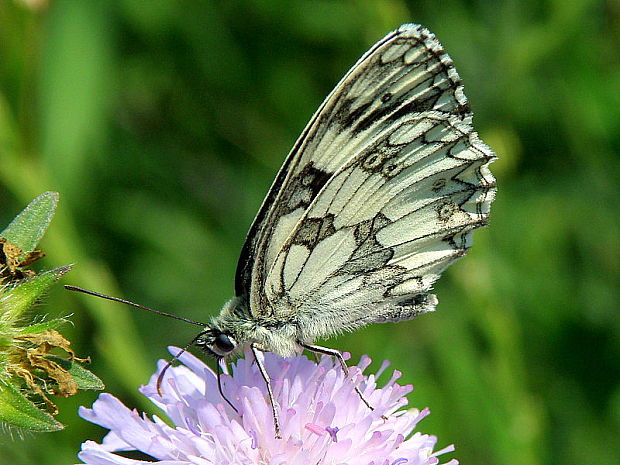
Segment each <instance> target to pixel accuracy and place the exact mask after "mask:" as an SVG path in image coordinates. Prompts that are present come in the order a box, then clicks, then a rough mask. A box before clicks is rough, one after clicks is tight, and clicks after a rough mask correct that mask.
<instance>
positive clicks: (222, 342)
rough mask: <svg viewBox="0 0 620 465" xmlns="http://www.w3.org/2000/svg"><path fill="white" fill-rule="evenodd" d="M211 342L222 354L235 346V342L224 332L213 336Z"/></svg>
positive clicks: (230, 350)
mask: <svg viewBox="0 0 620 465" xmlns="http://www.w3.org/2000/svg"><path fill="white" fill-rule="evenodd" d="M213 344H214V345H215V347H216V348H217V350H219V351H220V352H221V353H222V354H227V353H228V352H232V351H233V349H234V348H235V344H234V343H233V342H232V341H231V340H230V338H229V337H228V336H227V335H226V334H224V333H220V334H218V335H217V336H215V340H214V341H213Z"/></svg>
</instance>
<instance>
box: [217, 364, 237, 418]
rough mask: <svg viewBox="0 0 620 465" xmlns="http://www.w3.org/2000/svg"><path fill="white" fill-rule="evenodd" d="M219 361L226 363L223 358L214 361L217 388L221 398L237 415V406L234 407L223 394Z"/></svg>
mask: <svg viewBox="0 0 620 465" xmlns="http://www.w3.org/2000/svg"><path fill="white" fill-rule="evenodd" d="M220 363H226V361H225V360H218V361H217V362H216V363H215V366H216V374H217V390H218V391H220V396H222V399H224V400H225V401H226V402H227V403H228V405H230V406H231V407H232V409H233V410H234V411H235V413H236V414H237V415H239V410H237V407H235V406H234V405H233V403H232V402H231V401H230V400H228V397H226V396H225V395H224V390H223V389H222V367H221V365H220Z"/></svg>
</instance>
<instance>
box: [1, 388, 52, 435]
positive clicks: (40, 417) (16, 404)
mask: <svg viewBox="0 0 620 465" xmlns="http://www.w3.org/2000/svg"><path fill="white" fill-rule="evenodd" d="M0 422H3V423H6V424H7V425H11V426H16V427H19V428H23V429H26V430H29V431H39V432H47V431H58V430H61V429H63V428H64V425H63V424H62V423H59V422H57V421H56V420H54V418H53V417H52V416H51V415H50V414H48V413H46V412H44V411H42V410H40V409H38V408H37V407H36V405H34V404H33V403H32V402H30V401H29V400H28V399H26V398H25V397H24V396H23V395H21V394H20V392H19V391H18V390H17V389H15V388H14V387H13V386H10V385H8V384H3V383H0Z"/></svg>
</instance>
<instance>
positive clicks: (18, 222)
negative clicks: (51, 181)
mask: <svg viewBox="0 0 620 465" xmlns="http://www.w3.org/2000/svg"><path fill="white" fill-rule="evenodd" d="M57 204H58V192H45V193H43V194H41V195H40V196H38V197H37V198H36V199H34V200H33V201H32V202H30V203H29V204H28V206H27V207H26V208H24V210H22V212H21V213H20V214H19V215H17V216H16V217H15V219H14V220H13V221H11V224H9V225H8V226H7V227H6V229H5V230H4V231H2V232H1V233H0V237H3V238H5V239H6V240H7V241H9V242H11V243H12V244H13V245H16V246H17V247H19V248H20V249H22V250H23V251H24V252H31V251H33V250H34V249H35V247H36V246H37V244H38V243H39V241H40V240H41V238H42V237H43V234H45V230H46V229H47V227H48V226H49V224H50V221H52V218H53V217H54V212H55V211H56V205H57Z"/></svg>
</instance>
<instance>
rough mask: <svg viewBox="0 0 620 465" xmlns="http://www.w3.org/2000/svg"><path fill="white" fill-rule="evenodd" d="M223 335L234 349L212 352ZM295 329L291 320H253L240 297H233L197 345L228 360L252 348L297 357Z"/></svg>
mask: <svg viewBox="0 0 620 465" xmlns="http://www.w3.org/2000/svg"><path fill="white" fill-rule="evenodd" d="M220 335H224V336H226V337H227V338H228V339H229V340H231V341H232V344H233V345H234V349H233V350H231V351H230V352H227V353H221V352H223V351H219V350H217V346H216V347H215V350H214V347H213V346H214V344H215V343H216V342H217V340H216V338H217V337H218V336H219V337H220V338H221V337H222V336H220ZM297 340H298V327H297V325H296V324H295V321H294V320H282V319H274V318H269V316H264V317H256V316H255V315H253V314H252V312H251V311H250V309H249V306H248V305H247V304H246V303H245V302H244V299H242V298H240V297H234V298H233V299H231V300H229V301H228V302H226V304H224V306H223V307H222V309H221V311H220V314H219V315H218V316H216V317H214V318H212V319H211V323H210V324H209V325H208V326H207V327H206V328H205V330H204V331H203V332H202V333H201V337H199V339H198V340H197V342H196V344H197V345H198V346H201V347H202V348H203V349H204V350H206V351H207V352H210V353H212V354H213V355H215V356H228V355H230V354H233V353H238V352H242V351H243V350H244V349H245V348H247V347H249V346H250V345H253V346H254V347H256V348H258V349H260V350H264V351H268V352H274V353H276V354H278V355H280V356H283V357H288V356H291V355H294V354H296V353H298V352H299V351H300V350H301V348H300V346H299V344H298V343H297Z"/></svg>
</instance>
